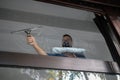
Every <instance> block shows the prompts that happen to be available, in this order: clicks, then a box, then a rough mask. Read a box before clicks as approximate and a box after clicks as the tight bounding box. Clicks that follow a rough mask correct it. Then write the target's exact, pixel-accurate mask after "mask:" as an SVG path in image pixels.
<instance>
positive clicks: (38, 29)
mask: <svg viewBox="0 0 120 80" xmlns="http://www.w3.org/2000/svg"><path fill="white" fill-rule="evenodd" d="M26 3H27V4H26ZM0 14H1V15H0V26H1V27H0V44H1V46H0V51H8V52H20V53H31V54H37V52H36V51H35V49H34V48H33V47H32V46H30V45H28V44H27V41H26V33H25V32H24V30H25V29H30V28H32V32H31V34H32V35H33V36H34V37H35V39H36V41H37V43H38V45H39V46H41V48H42V49H44V50H45V52H46V53H50V54H55V52H52V49H53V48H54V47H59V48H61V47H62V36H63V35H64V34H69V35H71V37H72V39H73V46H72V47H73V48H76V49H74V50H73V49H72V51H73V52H72V53H76V52H75V51H79V52H78V53H79V54H80V55H81V54H82V55H84V56H85V57H86V59H99V60H104V61H113V60H112V57H111V55H110V52H109V49H108V47H107V45H106V42H105V40H104V38H103V36H102V34H101V33H100V31H99V29H98V28H97V26H96V24H95V23H94V21H93V18H94V17H95V16H94V13H92V12H88V11H84V10H78V9H73V8H68V7H63V6H58V5H53V4H52V5H51V4H48V3H42V2H37V1H35V0H20V1H19V0H12V1H8V0H1V1H0ZM19 30H20V31H19ZM21 30H22V31H21ZM11 33H12V34H11ZM79 49H84V50H85V51H84V50H83V51H81V50H79ZM59 54H61V53H60V52H59Z"/></svg>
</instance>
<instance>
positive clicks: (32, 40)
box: [27, 35, 37, 46]
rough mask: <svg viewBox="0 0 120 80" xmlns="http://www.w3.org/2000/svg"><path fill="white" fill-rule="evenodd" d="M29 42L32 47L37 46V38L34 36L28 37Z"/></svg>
mask: <svg viewBox="0 0 120 80" xmlns="http://www.w3.org/2000/svg"><path fill="white" fill-rule="evenodd" d="M27 42H28V44H30V45H32V46H34V45H36V44H37V43H36V40H35V38H34V37H33V36H32V35H30V36H29V37H27Z"/></svg>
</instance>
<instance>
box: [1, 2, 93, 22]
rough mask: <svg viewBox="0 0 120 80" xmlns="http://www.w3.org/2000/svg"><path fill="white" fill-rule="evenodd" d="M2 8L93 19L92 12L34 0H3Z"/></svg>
mask: <svg viewBox="0 0 120 80" xmlns="http://www.w3.org/2000/svg"><path fill="white" fill-rule="evenodd" d="M0 8H7V9H12V10H18V11H24V12H30V13H37V14H39V13H40V14H45V15H51V16H57V17H64V18H70V19H76V20H84V21H92V19H93V17H94V14H93V13H92V12H88V11H83V10H78V9H73V8H68V7H64V6H58V5H54V4H48V3H43V2H38V1H34V0H11V1H10V0H1V1H0Z"/></svg>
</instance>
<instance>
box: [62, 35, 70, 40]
mask: <svg viewBox="0 0 120 80" xmlns="http://www.w3.org/2000/svg"><path fill="white" fill-rule="evenodd" d="M65 36H68V37H69V38H70V39H71V41H72V37H71V36H70V35H69V34H64V35H63V37H65Z"/></svg>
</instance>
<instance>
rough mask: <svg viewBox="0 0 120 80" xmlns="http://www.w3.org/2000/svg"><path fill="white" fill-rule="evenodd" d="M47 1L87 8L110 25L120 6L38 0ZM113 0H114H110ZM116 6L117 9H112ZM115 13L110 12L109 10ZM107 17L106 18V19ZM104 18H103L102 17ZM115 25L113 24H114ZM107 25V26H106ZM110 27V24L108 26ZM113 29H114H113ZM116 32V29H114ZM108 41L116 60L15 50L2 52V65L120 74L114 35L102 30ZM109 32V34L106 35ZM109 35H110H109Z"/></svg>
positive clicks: (92, 1)
mask: <svg viewBox="0 0 120 80" xmlns="http://www.w3.org/2000/svg"><path fill="white" fill-rule="evenodd" d="M36 1H42V2H47V3H53V4H57V5H62V6H68V7H73V8H77V9H82V10H87V11H91V12H94V13H95V14H96V18H97V19H100V20H102V19H103V18H104V20H105V21H108V23H110V25H112V23H111V22H110V20H109V15H119V12H120V11H119V10H120V6H119V5H118V3H117V2H116V3H117V4H115V3H114V4H111V2H104V1H103V2H104V3H103V2H99V1H100V0H96V2H95V0H76V1H78V2H73V1H74V0H66V1H65V0H36ZM110 1H112V0H110ZM113 8H114V10H115V11H113V10H112V9H113ZM107 10H109V11H113V13H110V14H109V13H108V12H109V11H107ZM105 17H106V19H105ZM101 18H102V19H101ZM112 26H113V25H112ZM104 27H105V26H104ZM107 27H110V26H107ZM111 30H112V29H111ZM112 31H113V33H112V34H114V33H116V32H115V30H112ZM101 33H102V34H103V36H104V38H105V40H106V42H107V41H109V40H110V42H111V43H110V45H109V44H108V47H109V49H110V51H111V55H112V57H113V60H114V61H115V62H111V61H100V60H92V59H75V58H64V57H52V56H38V55H32V54H22V53H20V54H18V53H17V54H16V53H13V52H0V66H4V67H10V66H11V67H31V68H45V69H60V70H77V71H87V72H103V73H118V74H120V62H119V60H120V56H119V54H118V52H117V50H116V47H115V45H114V44H113V37H112V35H110V34H111V32H110V31H108V32H107V33H105V31H104V30H101ZM106 34H107V35H106ZM108 36H109V37H108ZM113 48H114V50H112V49H113Z"/></svg>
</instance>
